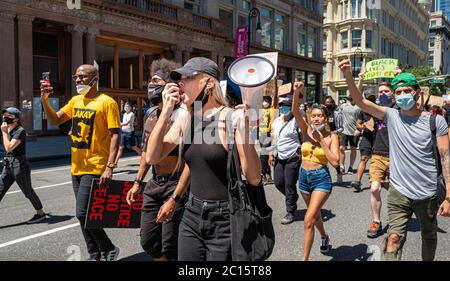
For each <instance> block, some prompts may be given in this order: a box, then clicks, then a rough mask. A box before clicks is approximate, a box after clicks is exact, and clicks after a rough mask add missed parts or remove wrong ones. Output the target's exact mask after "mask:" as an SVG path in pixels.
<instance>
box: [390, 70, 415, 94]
mask: <svg viewBox="0 0 450 281" xmlns="http://www.w3.org/2000/svg"><path fill="white" fill-rule="evenodd" d="M391 84H392V88H393V89H394V91H395V90H397V88H400V87H419V82H417V78H416V76H414V74H412V73H409V72H402V73H399V74H398V75H397V76H395V78H394V79H393V80H392V83H391Z"/></svg>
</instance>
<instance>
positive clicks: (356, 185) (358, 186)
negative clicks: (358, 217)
mask: <svg viewBox="0 0 450 281" xmlns="http://www.w3.org/2000/svg"><path fill="white" fill-rule="evenodd" d="M351 185H352V187H353V188H354V189H355V191H356V192H360V191H361V182H360V181H354V182H352V184H351Z"/></svg>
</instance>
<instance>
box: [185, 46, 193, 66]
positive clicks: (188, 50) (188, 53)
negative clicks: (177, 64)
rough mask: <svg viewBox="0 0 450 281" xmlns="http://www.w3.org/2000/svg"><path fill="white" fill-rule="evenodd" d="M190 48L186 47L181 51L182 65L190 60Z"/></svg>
mask: <svg viewBox="0 0 450 281" xmlns="http://www.w3.org/2000/svg"><path fill="white" fill-rule="evenodd" d="M191 52H192V48H189V47H186V48H185V49H184V50H183V64H185V63H186V62H187V61H188V60H189V59H190V58H191Z"/></svg>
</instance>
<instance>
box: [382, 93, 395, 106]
mask: <svg viewBox="0 0 450 281" xmlns="http://www.w3.org/2000/svg"><path fill="white" fill-rule="evenodd" d="M392 98H393V97H392V94H384V95H380V97H379V100H380V104H381V105H391V103H392Z"/></svg>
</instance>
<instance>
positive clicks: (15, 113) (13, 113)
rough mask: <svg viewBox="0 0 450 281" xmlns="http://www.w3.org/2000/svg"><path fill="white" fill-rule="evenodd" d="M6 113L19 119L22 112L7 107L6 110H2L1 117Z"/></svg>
mask: <svg viewBox="0 0 450 281" xmlns="http://www.w3.org/2000/svg"><path fill="white" fill-rule="evenodd" d="M6 112H8V113H9V114H12V115H14V116H16V117H17V118H20V116H21V115H22V112H20V110H18V109H17V108H15V107H8V108H4V109H2V111H1V114H2V115H3V114H4V113H6Z"/></svg>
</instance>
